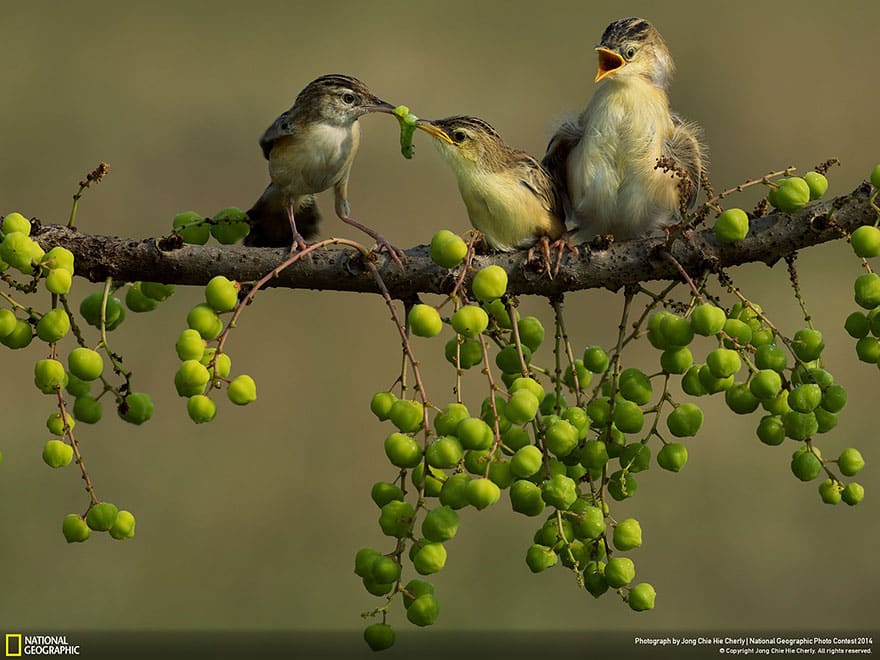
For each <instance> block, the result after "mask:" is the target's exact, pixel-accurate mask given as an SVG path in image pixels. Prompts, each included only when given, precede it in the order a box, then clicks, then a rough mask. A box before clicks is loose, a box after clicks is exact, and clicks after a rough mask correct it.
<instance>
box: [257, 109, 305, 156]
mask: <svg viewBox="0 0 880 660" xmlns="http://www.w3.org/2000/svg"><path fill="white" fill-rule="evenodd" d="M295 107H296V106H294V107H293V108H290V109H289V110H286V111H285V112H282V113H281V114H280V115H278V118H277V119H276V120H275V121H273V122H272V125H271V126H269V128H267V129H266V132H265V133H263V135H262V137H261V138H260V148H261V149H262V150H263V157H265V158H266V160H268V159H269V153H270V152H271V151H272V145H274V144H275V142H276V141H277V140H278V139H279V138H283V137H286V136H288V135H293V134H294V132H295V129H294V122H293V120H294V108H295Z"/></svg>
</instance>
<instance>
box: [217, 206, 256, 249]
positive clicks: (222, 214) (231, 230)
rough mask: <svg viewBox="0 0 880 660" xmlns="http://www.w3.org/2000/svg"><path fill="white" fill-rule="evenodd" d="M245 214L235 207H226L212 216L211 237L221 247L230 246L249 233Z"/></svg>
mask: <svg viewBox="0 0 880 660" xmlns="http://www.w3.org/2000/svg"><path fill="white" fill-rule="evenodd" d="M247 219H248V217H247V214H245V213H244V212H243V211H242V210H241V209H240V208H237V207H235V206H227V207H226V208H224V209H220V210H219V211H217V213H215V214H214V217H213V218H212V220H214V223H215V224H212V225H211V236H213V237H214V238H216V239H217V242H218V243H221V244H223V245H232V244H233V243H236V242H237V241H240V240H241V239H243V238H244V237H245V236H247V235H248V233H250V225H249V224H248V223H247Z"/></svg>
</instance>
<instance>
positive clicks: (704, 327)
mask: <svg viewBox="0 0 880 660" xmlns="http://www.w3.org/2000/svg"><path fill="white" fill-rule="evenodd" d="M725 321H727V315H726V314H725V313H724V310H723V309H721V308H720V307H716V306H715V305H713V304H712V303H703V304H702V305H697V306H696V307H694V311H693V312H691V327H692V328H693V331H694V332H695V333H696V334H698V335H702V336H704V337H709V336H712V335H717V334H718V333H719V332H721V330H723V329H724V323H725Z"/></svg>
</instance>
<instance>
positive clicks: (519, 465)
mask: <svg viewBox="0 0 880 660" xmlns="http://www.w3.org/2000/svg"><path fill="white" fill-rule="evenodd" d="M543 464H544V455H543V454H542V453H541V450H540V449H538V448H537V447H536V446H535V445H528V446H526V447H522V448H521V449H518V450H517V451H516V453H515V454H514V455H513V457H512V458H511V459H510V469H511V471H512V472H513V474H514V475H515V476H517V477H522V478H525V477H531V476H532V475H533V474H535V473H536V472H538V470H540V469H541V466H542V465H543Z"/></svg>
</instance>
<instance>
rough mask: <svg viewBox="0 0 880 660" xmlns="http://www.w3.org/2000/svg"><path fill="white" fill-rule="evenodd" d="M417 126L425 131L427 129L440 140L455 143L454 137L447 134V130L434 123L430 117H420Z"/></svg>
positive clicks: (427, 131)
mask: <svg viewBox="0 0 880 660" xmlns="http://www.w3.org/2000/svg"><path fill="white" fill-rule="evenodd" d="M416 128H420V129H422V130H423V131H425V133H428V134H429V135H431V136H433V137H435V138H437V139H438V140H442V141H443V142H446V143H448V144H454V142H453V141H452V138H451V137H449V136H448V135H446V133H445V131H444V130H443V129H442V128H440V127H439V126H437V125H436V124H434V123H433V122H432V121H431V120H430V119H419V120H418V121H417V122H416Z"/></svg>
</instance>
